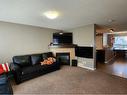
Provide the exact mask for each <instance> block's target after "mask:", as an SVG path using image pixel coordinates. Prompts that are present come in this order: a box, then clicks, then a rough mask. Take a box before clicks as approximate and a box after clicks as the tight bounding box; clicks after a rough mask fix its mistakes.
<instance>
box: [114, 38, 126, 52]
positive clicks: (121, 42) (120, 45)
mask: <svg viewBox="0 0 127 95" xmlns="http://www.w3.org/2000/svg"><path fill="white" fill-rule="evenodd" d="M113 49H114V50H127V36H115V39H114V43H113Z"/></svg>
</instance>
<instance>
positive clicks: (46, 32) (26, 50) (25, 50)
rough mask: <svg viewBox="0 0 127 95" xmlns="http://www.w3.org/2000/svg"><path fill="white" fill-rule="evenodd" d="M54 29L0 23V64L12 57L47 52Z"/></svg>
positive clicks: (9, 60)
mask: <svg viewBox="0 0 127 95" xmlns="http://www.w3.org/2000/svg"><path fill="white" fill-rule="evenodd" d="M53 32H58V31H57V30H54V29H48V28H40V27H34V26H29V25H21V24H14V23H7V22H0V63H4V62H6V61H8V62H11V61H12V60H11V59H12V56H15V55H23V54H32V53H42V52H47V51H49V49H48V45H49V43H50V42H51V41H52V33H53Z"/></svg>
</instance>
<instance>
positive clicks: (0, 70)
mask: <svg viewBox="0 0 127 95" xmlns="http://www.w3.org/2000/svg"><path fill="white" fill-rule="evenodd" d="M3 73H4V69H3V67H2V64H0V74H3Z"/></svg>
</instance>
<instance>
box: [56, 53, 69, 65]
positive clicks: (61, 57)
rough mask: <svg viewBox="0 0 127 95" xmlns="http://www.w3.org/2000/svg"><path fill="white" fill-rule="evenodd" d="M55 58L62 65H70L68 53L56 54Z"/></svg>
mask: <svg viewBox="0 0 127 95" xmlns="http://www.w3.org/2000/svg"><path fill="white" fill-rule="evenodd" d="M56 58H57V59H58V60H59V61H60V63H61V64H62V65H70V53H69V52H67V53H56Z"/></svg>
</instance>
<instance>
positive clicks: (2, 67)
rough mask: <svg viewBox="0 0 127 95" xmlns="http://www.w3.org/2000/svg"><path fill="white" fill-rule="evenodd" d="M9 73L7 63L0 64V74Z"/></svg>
mask: <svg viewBox="0 0 127 95" xmlns="http://www.w3.org/2000/svg"><path fill="white" fill-rule="evenodd" d="M9 71H10V68H9V64H8V63H5V64H0V74H2V73H4V72H9Z"/></svg>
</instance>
